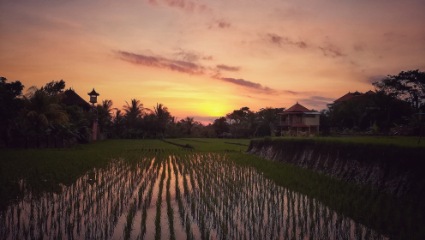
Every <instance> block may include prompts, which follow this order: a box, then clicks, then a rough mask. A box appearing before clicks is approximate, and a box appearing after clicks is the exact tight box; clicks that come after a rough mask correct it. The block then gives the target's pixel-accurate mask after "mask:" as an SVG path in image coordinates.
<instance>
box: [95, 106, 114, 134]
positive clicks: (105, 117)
mask: <svg viewBox="0 0 425 240" xmlns="http://www.w3.org/2000/svg"><path fill="white" fill-rule="evenodd" d="M112 105H113V102H112V100H108V99H106V100H103V101H102V104H100V105H98V106H97V114H98V119H99V126H100V130H101V132H108V130H109V129H110V127H111V125H112V116H111V112H112Z"/></svg>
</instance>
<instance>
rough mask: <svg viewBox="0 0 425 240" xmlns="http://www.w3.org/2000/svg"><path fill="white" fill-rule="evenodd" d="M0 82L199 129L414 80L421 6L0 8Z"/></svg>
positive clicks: (375, 2) (423, 39) (424, 34)
mask: <svg viewBox="0 0 425 240" xmlns="http://www.w3.org/2000/svg"><path fill="white" fill-rule="evenodd" d="M0 10H1V14H0V31H1V39H0V76H4V77H6V78H7V79H8V80H9V81H14V80H20V81H21V82H22V83H23V84H24V85H25V87H26V89H28V88H29V87H31V86H38V87H41V86H42V85H44V84H45V83H47V82H49V81H52V80H60V79H63V80H65V82H66V84H67V88H69V87H72V88H73V89H74V90H75V91H76V92H77V93H78V94H80V96H82V97H83V98H86V99H87V100H88V96H87V93H88V92H89V91H91V90H92V88H93V87H94V88H95V89H96V91H97V92H99V93H100V96H99V100H100V101H101V100H104V99H112V100H113V102H114V107H117V108H121V107H122V106H123V105H124V104H125V101H130V99H132V98H136V99H139V100H140V101H141V102H142V103H143V104H144V106H145V107H147V108H153V106H154V105H156V103H162V104H164V105H165V106H167V107H168V109H169V110H170V112H171V113H172V114H173V115H174V116H176V117H177V118H179V119H181V118H184V117H186V116H191V117H195V119H196V120H198V121H203V122H205V121H206V120H208V119H209V120H211V119H214V118H217V117H219V116H223V115H225V114H226V113H228V112H231V111H232V110H234V109H239V108H241V107H244V106H247V107H249V108H250V109H251V110H253V111H257V110H259V109H260V108H263V107H286V108H288V107H290V106H291V105H293V104H294V103H295V102H297V101H298V102H300V103H301V104H303V105H305V106H306V107H308V108H314V109H316V110H321V109H323V108H325V107H326V104H327V103H330V102H332V101H333V100H335V99H336V98H338V97H340V96H342V95H343V94H345V93H347V92H348V91H356V90H357V91H362V92H363V91H367V90H370V89H373V86H372V85H371V82H373V81H376V80H379V79H380V78H382V77H383V76H386V75H388V74H391V75H393V74H398V73H399V72H400V71H402V70H413V69H420V70H421V71H425V14H424V12H425V1H424V0H403V1H400V0H386V1H384V0H296V1H295V0H287V1H285V0H214V1H213V0H211V1H206V0H121V1H115V0H0Z"/></svg>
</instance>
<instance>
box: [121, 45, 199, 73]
mask: <svg viewBox="0 0 425 240" xmlns="http://www.w3.org/2000/svg"><path fill="white" fill-rule="evenodd" d="M117 55H118V57H119V58H120V59H121V60H123V61H126V62H130V63H133V64H137V65H144V66H149V67H156V68H163V69H168V70H172V71H177V72H182V73H187V74H196V75H201V74H204V73H205V68H204V67H203V66H200V65H198V64H195V63H193V62H189V61H181V60H173V59H167V58H164V57H156V56H147V55H143V54H136V53H131V52H126V51H118V52H117Z"/></svg>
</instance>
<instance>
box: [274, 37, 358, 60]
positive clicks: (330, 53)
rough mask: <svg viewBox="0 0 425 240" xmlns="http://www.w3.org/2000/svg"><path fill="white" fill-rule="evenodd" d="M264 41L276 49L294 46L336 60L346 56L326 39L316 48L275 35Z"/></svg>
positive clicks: (303, 42)
mask: <svg viewBox="0 0 425 240" xmlns="http://www.w3.org/2000/svg"><path fill="white" fill-rule="evenodd" d="M266 39H267V41H268V42H269V43H271V44H273V45H276V46H278V47H283V46H294V47H296V48H299V49H303V50H315V51H317V50H319V51H320V52H322V54H323V55H324V56H325V57H331V58H337V57H344V56H346V54H344V53H343V52H342V51H341V49H340V48H339V47H338V46H336V45H335V44H333V43H331V42H330V41H329V39H328V38H326V41H325V42H324V43H323V44H322V45H316V46H315V45H313V44H307V43H306V42H305V41H295V40H293V39H291V38H289V37H285V36H281V35H279V34H276V33H268V34H267V35H266ZM356 50H358V51H360V50H361V49H360V48H359V47H357V49H356Z"/></svg>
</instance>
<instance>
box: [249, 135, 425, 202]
mask: <svg viewBox="0 0 425 240" xmlns="http://www.w3.org/2000/svg"><path fill="white" fill-rule="evenodd" d="M248 152H249V153H252V154H257V155H259V156H261V157H264V158H266V159H269V160H273V161H280V162H287V163H291V164H294V165H297V166H300V167H303V168H308V169H311V170H314V171H317V172H321V173H324V174H326V175H329V176H332V177H336V178H338V179H341V180H344V181H349V182H354V183H357V184H363V185H368V186H371V187H373V188H375V189H379V190H380V191H384V192H387V193H390V194H394V195H396V196H406V195H409V196H414V198H419V199H424V197H425V149H424V148H409V147H400V146H392V145H367V144H359V143H345V142H326V141H318V140H313V139H277V140H252V141H251V143H250V145H249V148H248Z"/></svg>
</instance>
